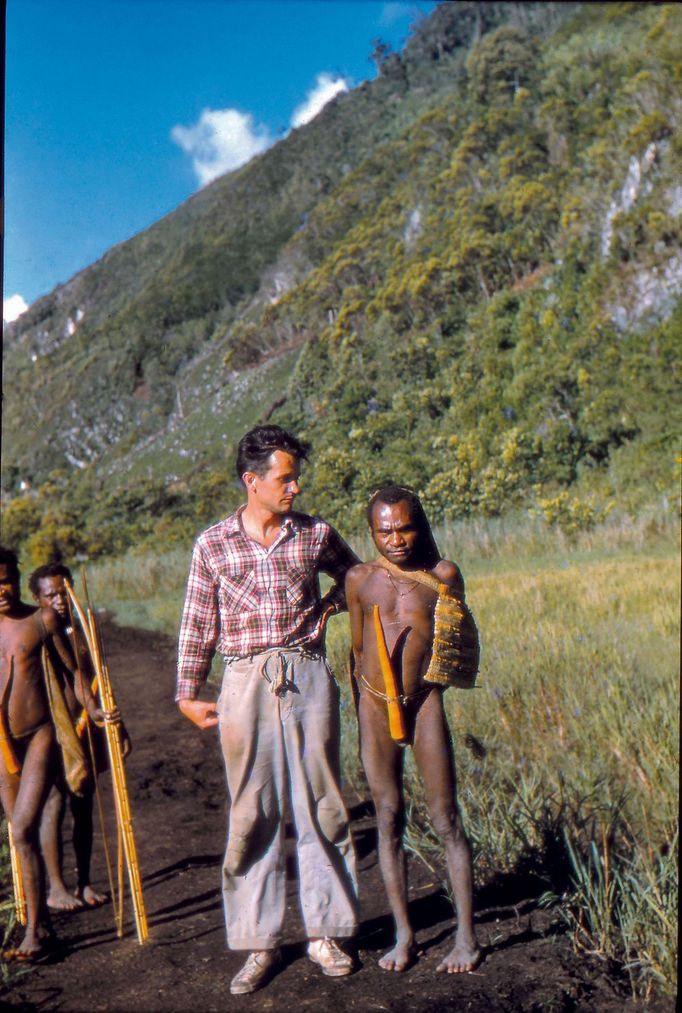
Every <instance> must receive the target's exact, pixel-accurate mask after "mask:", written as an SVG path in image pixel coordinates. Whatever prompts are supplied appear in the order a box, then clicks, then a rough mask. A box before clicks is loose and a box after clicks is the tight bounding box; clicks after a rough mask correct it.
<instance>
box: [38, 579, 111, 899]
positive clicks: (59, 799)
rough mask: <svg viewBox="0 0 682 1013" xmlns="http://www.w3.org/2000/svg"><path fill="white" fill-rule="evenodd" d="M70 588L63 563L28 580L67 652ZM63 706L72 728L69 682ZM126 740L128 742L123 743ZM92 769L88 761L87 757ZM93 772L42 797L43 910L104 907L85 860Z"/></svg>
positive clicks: (98, 745)
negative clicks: (71, 856) (72, 868)
mask: <svg viewBox="0 0 682 1013" xmlns="http://www.w3.org/2000/svg"><path fill="white" fill-rule="evenodd" d="M65 581H68V582H69V583H70V584H73V577H72V576H71V571H70V570H69V568H68V567H67V566H65V565H64V564H63V563H46V564H45V565H44V566H39V567H38V569H37V570H34V572H33V573H32V574H31V576H30V577H29V579H28V586H29V590H30V591H31V594H32V595H33V599H34V601H35V602H37V604H38V605H39V606H40V607H41V608H52V609H54V611H55V612H56V613H57V616H58V618H59V630H60V633H61V634H62V636H63V637H64V639H68V642H69V645H70V647H71V648H72V649H73V647H74V632H73V629H72V627H71V625H70V617H69V605H68V596H67V591H66V583H65ZM75 642H76V644H77V647H78V655H79V657H78V660H79V668H80V674H81V676H82V678H83V679H84V680H85V681H86V682H87V683H88V685H90V684H91V682H92V676H93V671H92V662H91V660H90V655H89V653H88V651H87V648H86V646H85V643H84V642H83V640H82V637H80V636H79V635H78V632H76V635H75ZM64 688H65V693H64V696H65V698H66V702H67V705H68V707H69V711H70V713H71V717H72V719H73V721H74V723H75V722H76V721H77V720H78V718H79V716H80V713H81V705H80V704H79V703H78V700H77V699H76V696H75V695H74V687H73V686H72V684H71V681H70V680H69V679H68V673H67V678H66V680H65V687H64ZM126 741H127V740H126ZM92 742H93V746H94V750H95V761H96V762H95V766H96V767H97V771H99V770H100V769H101V768H102V765H103V763H106V759H105V758H106V747H105V742H104V736H103V733H102V731H101V730H100V729H96V730H95V732H94V734H93V736H92ZM84 747H85V752H86V754H87V755H88V756H89V749H88V744H87V742H85V741H84ZM89 759H90V767H91V768H92V766H93V764H92V757H90V756H89ZM97 771H93V770H92V769H91V770H90V777H89V779H88V781H87V782H86V784H85V785H84V787H83V792H82V794H81V795H75V794H74V793H73V792H70V791H69V789H68V786H67V785H66V783H65V781H64V779H63V778H62V777H57V780H56V782H55V784H54V785H53V786H52V789H51V791H50V794H49V795H48V797H47V801H46V803H45V807H44V810H43V815H42V819H41V823H40V846H41V849H42V852H43V858H44V859H45V868H46V871H47V879H48V893H47V906H48V907H49V908H51V909H52V910H53V911H75V910H77V909H78V908H82V907H84V906H85V907H96V906H97V905H99V904H104V903H105V901H106V899H107V897H106V895H105V894H102V893H98V892H97V891H96V890H95V888H94V887H93V886H92V884H91V882H90V859H91V857H92V837H93V823H92V808H93V796H94V791H95V776H96V774H97ZM67 798H68V800H69V807H70V810H71V815H72V817H73V838H72V842H73V850H74V853H75V856H76V889H75V892H74V893H71V892H70V891H69V889H68V888H67V886H66V883H65V882H64V877H63V870H62V862H63V850H62V833H61V830H62V821H63V819H64V809H65V803H66V799H67Z"/></svg>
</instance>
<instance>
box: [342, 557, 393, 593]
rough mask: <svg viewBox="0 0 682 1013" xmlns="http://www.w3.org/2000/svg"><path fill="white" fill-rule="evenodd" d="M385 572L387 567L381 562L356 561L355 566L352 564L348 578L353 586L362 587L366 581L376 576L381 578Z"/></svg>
mask: <svg viewBox="0 0 682 1013" xmlns="http://www.w3.org/2000/svg"><path fill="white" fill-rule="evenodd" d="M385 574H386V571H385V569H384V568H383V567H382V566H381V565H380V564H379V563H377V562H375V561H372V560H370V561H369V562H367V563H356V564H355V566H351V568H350V570H349V571H348V573H347V575H346V580H348V581H349V582H350V584H351V585H352V586H356V587H361V586H362V585H363V584H364V583H365V581H367V580H370V579H374V578H376V577H379V578H380V579H381V578H382V577H383V576H384V575H385Z"/></svg>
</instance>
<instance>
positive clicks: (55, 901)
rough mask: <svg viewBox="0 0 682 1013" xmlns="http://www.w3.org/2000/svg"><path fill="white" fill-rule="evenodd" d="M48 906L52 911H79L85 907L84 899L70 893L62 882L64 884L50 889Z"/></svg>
mask: <svg viewBox="0 0 682 1013" xmlns="http://www.w3.org/2000/svg"><path fill="white" fill-rule="evenodd" d="M47 906H48V907H49V909H50V911H78V910H79V908H82V907H83V901H82V900H80V899H79V898H78V897H77V896H74V894H72V893H69V891H68V890H67V889H66V887H65V886H64V885H63V884H62V886H58V887H54V888H53V889H50V892H49V893H48V895H47Z"/></svg>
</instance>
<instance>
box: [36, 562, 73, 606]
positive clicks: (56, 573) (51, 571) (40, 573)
mask: <svg viewBox="0 0 682 1013" xmlns="http://www.w3.org/2000/svg"><path fill="white" fill-rule="evenodd" d="M43 577H66V579H67V580H68V582H69V584H73V577H72V576H71V570H70V569H69V568H68V566H65V565H64V563H45V565H44V566H39V567H38V569H37V570H34V571H33V573H32V574H31V576H30V577H29V578H28V589H29V591H30V592H31V594H34V595H35V596H36V598H37V597H39V595H40V581H41V580H42V579H43Z"/></svg>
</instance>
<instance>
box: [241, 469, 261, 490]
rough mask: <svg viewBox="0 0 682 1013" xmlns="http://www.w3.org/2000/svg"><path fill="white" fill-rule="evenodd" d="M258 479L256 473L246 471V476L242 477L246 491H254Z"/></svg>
mask: <svg viewBox="0 0 682 1013" xmlns="http://www.w3.org/2000/svg"><path fill="white" fill-rule="evenodd" d="M257 478H258V475H257V474H256V473H255V471H245V472H244V474H243V475H242V482H243V483H244V487H245V489H246V490H247V491H248V490H249V489H251V490H252V491H253V488H254V486H255V482H256V479H257Z"/></svg>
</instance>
